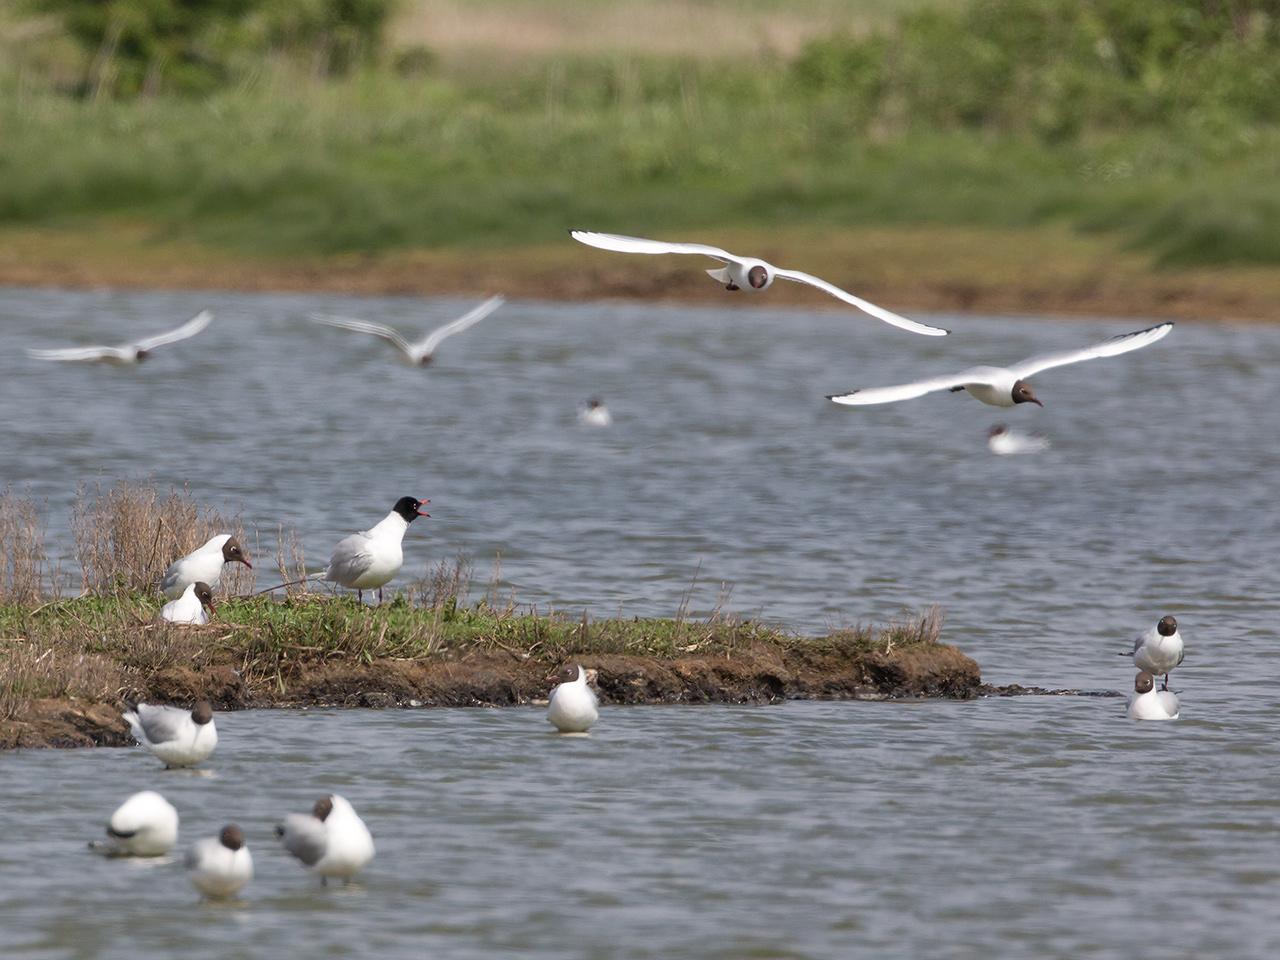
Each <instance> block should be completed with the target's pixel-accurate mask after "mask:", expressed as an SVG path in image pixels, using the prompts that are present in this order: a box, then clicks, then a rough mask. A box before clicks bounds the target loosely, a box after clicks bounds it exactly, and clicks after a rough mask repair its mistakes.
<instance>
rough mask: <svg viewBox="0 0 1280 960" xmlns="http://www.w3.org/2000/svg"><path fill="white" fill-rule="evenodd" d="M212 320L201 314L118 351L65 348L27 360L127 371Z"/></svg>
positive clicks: (35, 354)
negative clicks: (106, 366) (58, 361)
mask: <svg viewBox="0 0 1280 960" xmlns="http://www.w3.org/2000/svg"><path fill="white" fill-rule="evenodd" d="M212 319H213V314H212V313H210V312H209V311H208V310H202V311H200V313H198V314H196V315H195V316H194V317H192V318H191V319H190V320H188V321H187V322H186V323H184V324H183V325H182V326H180V327H178V328H176V329H174V330H169V331H168V332H166V333H160V334H156V335H155V336H154V337H144V338H143V339H141V340H135V341H133V342H132V343H125V344H121V345H120V346H118V347H66V348H61V349H57V350H28V351H27V356H29V357H33V358H35V359H36V360H62V361H71V362H79V363H106V364H110V365H111V366H115V367H128V366H132V365H134V364H136V363H138V362H139V361H142V360H145V359H147V357H148V356H149V355H150V354H151V352H152V351H153V350H155V349H157V348H158V347H163V346H166V345H168V344H170V343H177V342H178V341H179V340H186V339H188V338H189V337H194V336H195V335H196V334H197V333H199V332H200V331H201V330H203V329H204V328H205V327H207V326H208V325H209V322H210V321H211V320H212Z"/></svg>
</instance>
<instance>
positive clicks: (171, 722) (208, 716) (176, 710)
mask: <svg viewBox="0 0 1280 960" xmlns="http://www.w3.org/2000/svg"><path fill="white" fill-rule="evenodd" d="M124 718H125V720H127V721H128V723H129V729H130V730H131V731H132V733H133V738H134V739H135V740H137V741H138V742H139V743H140V744H142V745H143V746H144V747H146V748H147V749H148V750H150V751H151V752H152V753H153V754H155V755H156V756H157V757H158V758H159V759H160V760H163V761H164V765H165V766H166V767H190V766H194V765H195V764H197V763H200V762H202V761H204V760H206V759H208V757H209V754H211V753H213V748H214V747H216V746H217V745H218V728H217V726H216V724H214V722H213V707H212V706H210V704H209V701H208V700H201V701H200V702H199V703H197V704H196V705H195V709H193V710H184V709H182V708H181V707H166V706H159V705H154V704H150V703H140V704H138V705H137V706H136V707H134V708H133V709H132V710H128V711H126V712H125V714H124Z"/></svg>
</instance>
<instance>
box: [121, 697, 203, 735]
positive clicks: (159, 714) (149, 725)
mask: <svg viewBox="0 0 1280 960" xmlns="http://www.w3.org/2000/svg"><path fill="white" fill-rule="evenodd" d="M133 715H134V716H135V717H137V718H138V726H139V727H140V728H141V729H142V732H143V733H144V734H145V735H146V738H147V742H148V743H168V742H169V741H170V740H177V739H178V737H179V736H180V735H181V733H182V731H183V729H184V728H185V727H186V722H187V720H188V719H190V717H191V711H190V710H183V709H182V708H181V707H164V706H153V705H152V704H149V703H140V704H138V705H137V706H136V707H134V709H133ZM125 719H126V720H128V719H129V714H125Z"/></svg>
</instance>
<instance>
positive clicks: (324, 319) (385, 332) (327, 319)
mask: <svg viewBox="0 0 1280 960" xmlns="http://www.w3.org/2000/svg"><path fill="white" fill-rule="evenodd" d="M310 319H311V320H313V321H315V322H316V323H323V324H325V325H326V326H330V327H341V328H342V329H343V330H354V331H355V332H356V333H369V334H372V335H373V336H375V337H381V338H382V339H383V340H390V341H391V342H392V343H394V344H395V345H396V346H397V347H399V348H400V349H401V350H402V351H404V353H405V354H406V355H407V356H409V357H412V356H413V355H414V354H413V346H412V345H411V344H410V343H409V341H408V340H406V339H405V338H404V337H402V336H400V334H399V333H398V332H397V331H395V330H393V329H391V328H390V327H388V326H385V325H383V324H381V323H370V322H369V321H368V320H356V319H353V318H352V317H334V316H330V315H329V314H324V313H313V314H310Z"/></svg>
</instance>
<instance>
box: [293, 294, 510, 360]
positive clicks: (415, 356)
mask: <svg viewBox="0 0 1280 960" xmlns="http://www.w3.org/2000/svg"><path fill="white" fill-rule="evenodd" d="M504 303H506V298H504V297H490V298H489V299H488V300H486V301H485V302H484V303H482V304H480V306H478V307H475V308H474V309H472V310H471V311H469V312H468V313H464V314H463V315H462V316H460V317H459V318H458V319H457V320H453V321H451V322H449V323H446V324H445V325H444V326H442V327H437V328H436V329H435V330H432V331H431V332H430V333H429V334H427V335H426V336H425V337H423V338H422V339H421V340H418V341H414V342H410V341H409V340H406V339H405V338H404V337H403V336H402V335H401V334H400V333H399V332H398V331H396V330H393V329H392V328H391V327H388V326H386V325H384V324H381V323H370V322H369V321H368V320H356V319H353V318H351V317H334V316H330V315H328V314H323V313H313V314H311V315H310V319H311V320H312V321H314V322H315V323H323V324H326V325H327V326H330V327H341V328H342V329H343V330H354V331H355V332H356V333H368V334H372V335H373V336H375V337H381V338H382V339H383V340H386V341H389V342H390V343H392V344H393V345H394V346H395V347H396V348H397V349H398V350H399V351H400V354H401V356H402V357H403V358H404V359H405V360H408V361H409V363H411V364H413V365H414V366H422V367H425V366H426V365H427V364H429V363H430V362H431V358H432V357H433V356H434V354H435V351H436V347H438V346H440V342H441V341H442V340H444V339H445V338H446V337H451V336H453V335H454V334H455V333H461V332H462V331H463V330H466V329H467V327H470V326H474V325H475V324H477V323H479V322H480V321H481V320H483V319H484V318H485V317H487V316H488V315H489V314H491V313H493V311H495V310H497V309H498V308H499V307H500V306H502V305H503V304H504Z"/></svg>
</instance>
